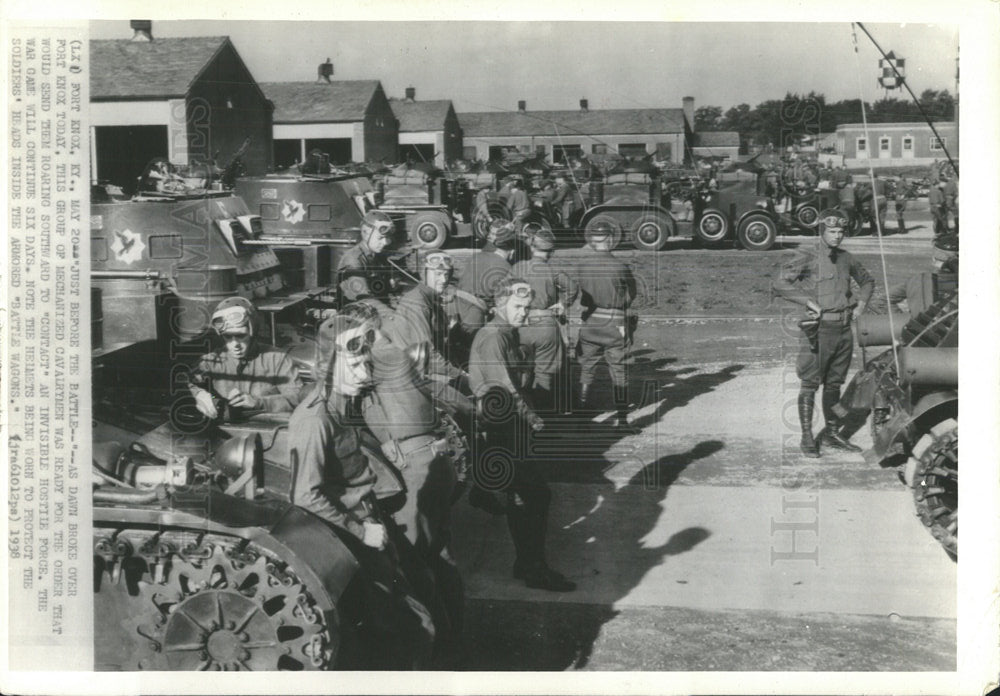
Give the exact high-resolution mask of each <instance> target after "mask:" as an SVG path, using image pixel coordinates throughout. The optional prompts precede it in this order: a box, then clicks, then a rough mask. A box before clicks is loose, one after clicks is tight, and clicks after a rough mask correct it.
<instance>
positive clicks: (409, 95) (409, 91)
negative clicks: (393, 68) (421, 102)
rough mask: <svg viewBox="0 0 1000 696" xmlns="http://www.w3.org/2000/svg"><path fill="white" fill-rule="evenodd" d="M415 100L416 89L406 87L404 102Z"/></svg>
mask: <svg viewBox="0 0 1000 696" xmlns="http://www.w3.org/2000/svg"><path fill="white" fill-rule="evenodd" d="M416 100H417V88H416V87H407V88H406V101H408V102H414V101H416Z"/></svg>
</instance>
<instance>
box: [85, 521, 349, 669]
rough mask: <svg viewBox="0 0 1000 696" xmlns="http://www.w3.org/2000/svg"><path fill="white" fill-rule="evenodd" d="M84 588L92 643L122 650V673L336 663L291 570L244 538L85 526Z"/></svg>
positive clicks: (333, 635) (330, 631) (324, 621)
mask: <svg viewBox="0 0 1000 696" xmlns="http://www.w3.org/2000/svg"><path fill="white" fill-rule="evenodd" d="M94 591H95V609H96V613H97V616H95V630H97V631H98V636H97V639H98V641H102V640H104V639H105V638H107V639H108V642H109V643H110V644H120V645H121V646H122V650H123V652H126V653H128V655H127V657H126V656H122V657H124V660H123V661H122V662H121V663H120V668H122V669H126V670H203V671H242V670H253V671H257V670H295V671H298V670H317V669H327V668H329V667H330V666H331V665H332V663H333V661H334V659H335V658H336V654H337V648H338V636H339V634H338V632H337V627H336V626H331V625H329V622H330V621H332V620H335V619H330V618H329V617H327V616H325V615H324V612H322V611H320V610H318V609H317V607H316V602H315V601H314V599H313V597H312V596H311V594H310V592H309V589H308V588H307V587H305V586H304V584H303V582H302V581H301V580H300V579H299V577H298V576H297V575H296V573H295V570H294V569H293V568H290V567H289V566H288V564H286V563H284V562H282V561H281V560H280V559H278V558H276V557H275V556H274V555H273V554H271V553H268V552H267V551H265V550H264V549H262V548H261V547H260V546H259V545H257V544H255V543H253V542H252V541H249V540H246V539H240V538H236V537H227V536H224V535H219V534H209V533H204V532H202V533H199V532H197V531H194V530H162V531H157V530H150V529H139V528H135V529H133V528H122V529H106V528H105V529H101V528H95V530H94ZM101 595H104V596H103V597H101ZM122 605H125V606H122ZM102 631H104V632H111V633H117V635H116V636H115V638H117V643H116V641H115V640H112V639H111V638H110V637H109V636H102V635H101V632H102ZM99 662H100V661H99Z"/></svg>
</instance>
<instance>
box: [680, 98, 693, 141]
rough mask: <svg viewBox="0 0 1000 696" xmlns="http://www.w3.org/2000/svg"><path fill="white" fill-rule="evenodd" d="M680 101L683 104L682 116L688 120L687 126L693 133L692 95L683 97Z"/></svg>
mask: <svg viewBox="0 0 1000 696" xmlns="http://www.w3.org/2000/svg"><path fill="white" fill-rule="evenodd" d="M681 103H682V104H683V105H684V106H683V109H684V118H685V119H686V120H687V122H688V128H690V129H691V132H692V133H694V97H684V99H682V100H681Z"/></svg>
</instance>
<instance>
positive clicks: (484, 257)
mask: <svg viewBox="0 0 1000 696" xmlns="http://www.w3.org/2000/svg"><path fill="white" fill-rule="evenodd" d="M509 275H510V264H509V263H507V260H506V259H504V258H502V257H501V256H500V255H499V254H497V253H496V252H493V251H488V252H487V251H477V252H476V253H474V254H473V255H472V256H470V257H469V260H468V261H467V262H466V264H465V266H464V267H463V268H462V269H461V273H460V274H459V276H458V282H457V283H456V287H458V289H459V290H464V291H465V292H468V293H471V294H473V295H475V296H476V297H478V298H479V299H481V300H482V301H484V302H485V303H486V304H487V305H492V304H493V295H494V294H496V289H497V288H498V287H499V286H500V283H502V282H503V280H504V278H506V277H507V276H509Z"/></svg>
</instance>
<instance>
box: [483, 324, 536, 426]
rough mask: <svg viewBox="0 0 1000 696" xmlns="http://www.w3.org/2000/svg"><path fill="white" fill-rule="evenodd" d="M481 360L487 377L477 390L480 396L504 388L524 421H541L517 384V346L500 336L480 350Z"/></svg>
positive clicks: (531, 422) (530, 422)
mask: <svg viewBox="0 0 1000 696" xmlns="http://www.w3.org/2000/svg"><path fill="white" fill-rule="evenodd" d="M479 360H480V361H481V367H482V371H483V374H484V375H485V376H486V380H485V382H484V384H481V385H479V389H477V393H478V394H479V395H480V396H481V395H482V394H483V393H484V392H485V391H486V390H488V389H489V388H490V387H496V386H499V387H502V388H504V389H505V390H507V391H508V392H510V394H511V397H512V399H513V401H514V406H515V408H516V409H517V412H518V414H519V415H520V416H521V417H522V418H523V419H524V420H526V421H527V422H528V423H529V424H533V423H536V422H539V421H541V418H540V417H539V416H538V415H537V414H536V413H535V412H534V410H532V408H531V405H530V404H529V403H528V401H527V400H526V399H525V398H524V395H523V394H522V393H521V391H520V390H519V389H518V387H517V385H516V384H515V381H514V374H513V372H512V370H513V367H514V365H515V364H516V363H517V360H518V355H517V346H516V345H515V344H514V343H513V342H512V341H507V340H506V339H505V337H504V336H499V337H498V340H496V341H487V342H485V343H483V344H482V345H481V346H480V350H479Z"/></svg>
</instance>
